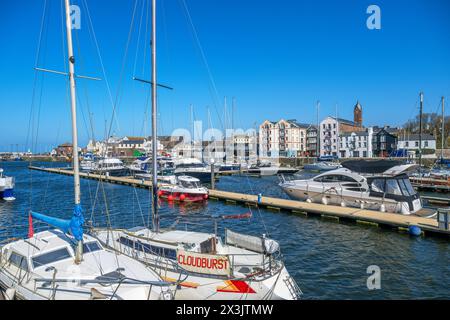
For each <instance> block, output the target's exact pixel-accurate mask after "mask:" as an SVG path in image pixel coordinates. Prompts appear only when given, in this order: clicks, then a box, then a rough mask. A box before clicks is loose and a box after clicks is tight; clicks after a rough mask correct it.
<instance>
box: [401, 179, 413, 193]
mask: <svg viewBox="0 0 450 320" xmlns="http://www.w3.org/2000/svg"><path fill="white" fill-rule="evenodd" d="M398 184H399V185H400V188H401V189H402V192H403V194H404V195H405V196H407V195H409V196H412V195H415V194H416V190H414V188H413V186H412V185H411V181H409V179H407V178H404V179H398Z"/></svg>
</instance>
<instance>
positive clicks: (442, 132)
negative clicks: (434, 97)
mask: <svg viewBox="0 0 450 320" xmlns="http://www.w3.org/2000/svg"><path fill="white" fill-rule="evenodd" d="M441 103H442V127H441V140H442V141H441V159H444V146H445V144H444V140H445V134H444V133H445V132H444V131H445V109H444V97H442V98H441Z"/></svg>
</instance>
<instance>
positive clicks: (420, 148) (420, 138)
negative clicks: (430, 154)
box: [419, 92, 423, 172]
mask: <svg viewBox="0 0 450 320" xmlns="http://www.w3.org/2000/svg"><path fill="white" fill-rule="evenodd" d="M419 108H420V109H419V172H420V170H421V167H422V112H423V92H421V93H420V107H419Z"/></svg>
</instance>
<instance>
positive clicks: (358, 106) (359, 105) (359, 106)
mask: <svg viewBox="0 0 450 320" xmlns="http://www.w3.org/2000/svg"><path fill="white" fill-rule="evenodd" d="M355 109H359V110H362V107H361V104H360V103H359V100H358V101H357V102H356V105H355Z"/></svg>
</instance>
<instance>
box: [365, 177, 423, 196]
mask: <svg viewBox="0 0 450 320" xmlns="http://www.w3.org/2000/svg"><path fill="white" fill-rule="evenodd" d="M370 188H371V189H372V191H374V192H381V193H386V194H393V195H399V196H401V195H404V196H412V195H415V194H416V191H415V190H414V188H413V187H412V185H411V182H410V181H409V179H408V178H404V177H401V178H390V179H385V178H376V179H373V180H372V182H371V184H370Z"/></svg>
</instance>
